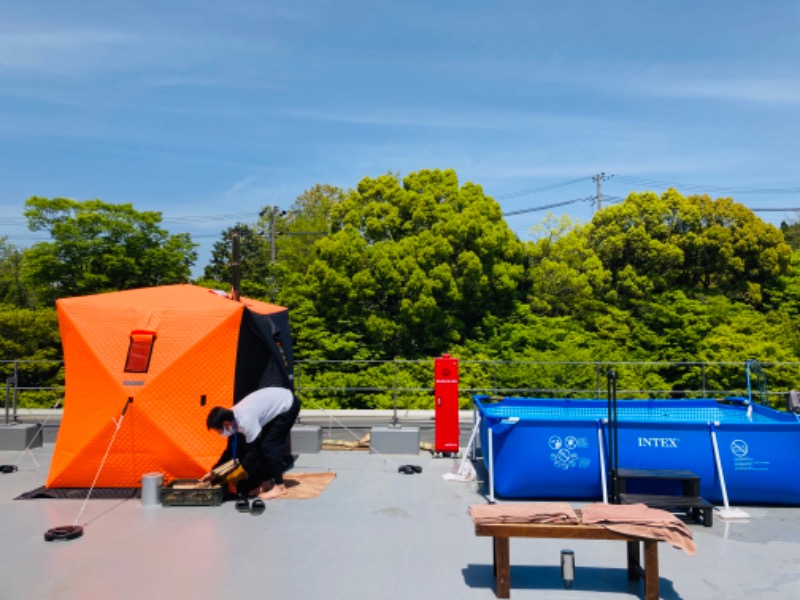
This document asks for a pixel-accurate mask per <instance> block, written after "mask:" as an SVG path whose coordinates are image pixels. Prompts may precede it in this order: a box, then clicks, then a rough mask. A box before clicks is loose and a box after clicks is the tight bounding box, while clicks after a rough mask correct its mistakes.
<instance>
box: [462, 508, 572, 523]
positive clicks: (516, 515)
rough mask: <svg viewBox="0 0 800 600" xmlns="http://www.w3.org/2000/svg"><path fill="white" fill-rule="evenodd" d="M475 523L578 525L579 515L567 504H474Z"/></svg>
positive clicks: (471, 513) (470, 510) (471, 511)
mask: <svg viewBox="0 0 800 600" xmlns="http://www.w3.org/2000/svg"><path fill="white" fill-rule="evenodd" d="M468 512H469V516H470V517H472V520H473V522H475V523H476V524H481V525H489V524H494V523H578V515H576V514H575V511H574V510H572V507H571V506H570V505H569V504H567V503H566V502H541V503H519V504H514V503H511V504H473V505H472V506H470V507H469V511H468Z"/></svg>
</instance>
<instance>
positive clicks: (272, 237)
mask: <svg viewBox="0 0 800 600" xmlns="http://www.w3.org/2000/svg"><path fill="white" fill-rule="evenodd" d="M267 213H269V215H267ZM278 214H280V215H281V216H283V215H285V214H286V211H285V210H284V211H282V210H281V209H279V208H278V207H277V206H268V207H266V208H265V209H264V210H262V211H261V212H260V213H259V215H260V216H261V218H264V217H266V216H269V251H270V262H273V263H274V262H275V261H276V260H277V258H278V247H277V244H276V241H277V240H276V238H277V235H278V232H277V231H275V217H276V216H277V215H278ZM262 235H263V234H262Z"/></svg>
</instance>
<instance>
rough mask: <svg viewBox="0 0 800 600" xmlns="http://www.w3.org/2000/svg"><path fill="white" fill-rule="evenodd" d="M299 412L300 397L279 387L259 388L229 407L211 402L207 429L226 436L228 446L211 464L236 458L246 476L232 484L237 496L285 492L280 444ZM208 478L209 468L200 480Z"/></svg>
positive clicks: (270, 495) (266, 496) (273, 495)
mask: <svg viewBox="0 0 800 600" xmlns="http://www.w3.org/2000/svg"><path fill="white" fill-rule="evenodd" d="M299 412H300V401H299V400H298V399H297V397H296V396H295V395H294V394H293V393H292V391H291V390H289V389H286V388H282V387H266V388H261V389H259V390H256V391H255V392H252V393H250V394H248V395H247V396H245V397H244V398H242V399H241V400H240V401H239V402H238V403H237V404H235V405H234V406H233V408H232V409H230V408H223V407H221V406H215V407H214V408H212V409H211V410H210V411H209V413H208V418H207V419H206V426H207V427H208V429H209V430H212V429H213V430H214V431H216V432H217V433H218V434H219V435H221V436H223V437H226V438H228V446H227V447H226V449H225V452H223V453H222V456H221V457H220V459H219V461H217V464H216V465H214V468H216V467H218V466H219V465H221V464H223V463H225V462H228V461H229V460H231V459H232V458H238V459H239V461H240V462H241V465H242V468H244V470H245V471H246V472H247V478H246V479H242V480H241V481H238V482H237V484H236V491H237V493H238V494H239V496H241V497H246V496H249V497H254V496H258V497H259V498H261V499H262V500H269V499H272V498H278V497H280V496H283V495H284V494H286V486H285V485H284V483H283V471H284V462H283V454H284V446H285V444H286V439H287V438H288V437H289V434H290V432H291V430H292V426H293V425H294V422H295V420H297V415H298V413H299ZM211 478H212V473H210V472H209V473H206V474H205V475H204V476H203V477H202V478H201V479H200V481H210V480H211Z"/></svg>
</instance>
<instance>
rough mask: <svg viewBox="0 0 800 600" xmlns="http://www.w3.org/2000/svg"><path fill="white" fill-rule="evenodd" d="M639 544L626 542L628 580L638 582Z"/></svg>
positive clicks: (639, 566)
mask: <svg viewBox="0 0 800 600" xmlns="http://www.w3.org/2000/svg"><path fill="white" fill-rule="evenodd" d="M639 558H640V554H639V542H628V580H629V581H639V577H640V573H641V570H642V567H641V562H640V561H639Z"/></svg>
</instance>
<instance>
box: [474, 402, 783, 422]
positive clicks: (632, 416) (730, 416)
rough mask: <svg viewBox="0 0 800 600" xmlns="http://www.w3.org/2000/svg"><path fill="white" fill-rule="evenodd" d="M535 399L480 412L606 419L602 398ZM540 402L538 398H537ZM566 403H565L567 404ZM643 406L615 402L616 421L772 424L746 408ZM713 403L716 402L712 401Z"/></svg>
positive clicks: (501, 415)
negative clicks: (593, 399) (590, 401)
mask: <svg viewBox="0 0 800 600" xmlns="http://www.w3.org/2000/svg"><path fill="white" fill-rule="evenodd" d="M534 402H537V401H535V400H530V401H528V402H527V403H526V402H524V401H522V400H520V399H514V400H512V401H510V402H501V403H498V404H486V405H483V413H484V414H485V415H486V416H487V417H490V418H499V419H507V418H509V417H518V418H519V419H522V420H542V421H548V420H562V421H564V420H590V421H594V420H597V419H606V418H608V405H607V403H606V402H605V401H596V402H593V403H592V404H591V405H587V404H588V402H589V401H578V402H577V403H575V404H573V402H575V401H569V400H564V401H563V402H564V404H562V405H559V404H553V403H554V402H558V400H546V401H545V402H547V404H538V403H536V404H534ZM538 402H541V401H538ZM567 403H569V404H567ZM641 403H642V404H643V406H631V404H630V403H625V404H618V407H617V418H618V419H619V421H630V422H648V423H656V422H657V423H664V422H678V423H708V422H709V421H718V422H720V423H774V422H775V421H774V420H773V419H770V418H769V416H767V415H762V414H759V413H757V412H754V413H753V414H752V420H750V419H748V418H747V409H746V407H741V406H740V407H728V406H709V404H708V402H707V401H706V402H704V403H703V404H704V405H702V406H699V405H693V402H692V401H690V400H687V401H686V402H685V404H686V405H685V406H675V402H674V401H670V402H669V405H666V404H665V405H664V406H658V401H642V402H641ZM715 404H716V403H715Z"/></svg>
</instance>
